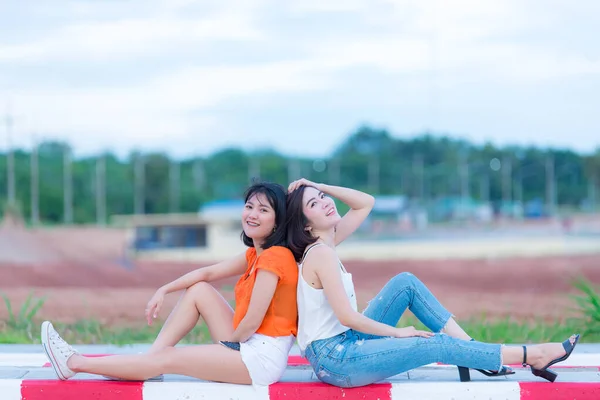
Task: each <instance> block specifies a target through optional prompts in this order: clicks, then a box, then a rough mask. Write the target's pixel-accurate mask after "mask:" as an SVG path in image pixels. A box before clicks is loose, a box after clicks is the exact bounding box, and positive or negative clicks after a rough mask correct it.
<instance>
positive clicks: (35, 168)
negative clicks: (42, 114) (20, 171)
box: [29, 137, 40, 225]
mask: <svg viewBox="0 0 600 400" xmlns="http://www.w3.org/2000/svg"><path fill="white" fill-rule="evenodd" d="M38 157H39V156H38V143H37V140H36V138H35V137H34V138H33V147H32V148H31V156H30V159H29V169H30V171H29V172H30V175H31V179H30V185H31V188H30V191H31V199H30V201H31V223H32V224H33V225H38V224H39V223H40V175H39V173H40V169H39V158H38Z"/></svg>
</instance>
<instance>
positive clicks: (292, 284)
mask: <svg viewBox="0 0 600 400" xmlns="http://www.w3.org/2000/svg"><path fill="white" fill-rule="evenodd" d="M246 261H247V263H248V269H246V272H244V275H242V277H241V278H240V279H239V280H238V282H237V283H236V285H235V289H234V292H235V313H234V314H233V329H236V328H237V327H238V325H239V323H240V321H241V320H242V318H244V316H245V315H246V312H248V306H249V305H250V297H251V295H252V289H254V283H255V282H256V273H257V271H258V270H259V269H264V270H267V271H270V272H272V273H274V274H275V275H277V276H278V277H279V281H278V282H277V288H276V289H275V294H274V295H273V299H272V300H271V304H269V308H268V309H267V312H266V313H265V317H264V319H263V322H262V324H261V325H260V327H259V328H258V329H257V331H256V333H260V334H263V335H267V336H272V337H277V336H289V335H296V334H297V331H298V307H297V304H296V286H297V285H298V265H297V264H296V260H295V259H294V255H293V254H292V252H291V251H290V250H289V249H288V248H287V247H282V246H273V247H269V248H268V249H266V250H264V251H263V252H262V253H261V254H260V256H258V259H257V257H256V249H255V248H254V247H251V248H249V249H248V250H247V251H246ZM255 262H256V265H255V266H254V267H255V268H254V270H253V271H252V266H253V264H254V263H255ZM248 274H250V276H248Z"/></svg>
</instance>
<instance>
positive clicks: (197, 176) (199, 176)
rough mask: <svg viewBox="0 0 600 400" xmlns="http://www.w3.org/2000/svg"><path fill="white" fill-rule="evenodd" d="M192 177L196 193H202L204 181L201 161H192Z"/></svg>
mask: <svg viewBox="0 0 600 400" xmlns="http://www.w3.org/2000/svg"><path fill="white" fill-rule="evenodd" d="M192 176H193V179H194V187H195V188H196V191H197V192H202V191H203V190H204V187H205V184H206V179H205V176H204V162H203V161H202V159H200V158H198V159H196V160H195V161H194V165H193V167H192Z"/></svg>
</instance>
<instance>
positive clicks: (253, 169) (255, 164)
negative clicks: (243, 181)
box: [248, 156, 260, 182]
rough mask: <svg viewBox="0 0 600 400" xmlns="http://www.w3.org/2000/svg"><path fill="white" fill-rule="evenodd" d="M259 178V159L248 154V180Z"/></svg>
mask: <svg viewBox="0 0 600 400" xmlns="http://www.w3.org/2000/svg"><path fill="white" fill-rule="evenodd" d="M257 178H260V160H259V159H258V158H256V157H254V156H250V162H249V165H248V182H252V181H253V180H254V179H257Z"/></svg>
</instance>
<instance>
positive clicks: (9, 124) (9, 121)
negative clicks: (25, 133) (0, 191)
mask: <svg viewBox="0 0 600 400" xmlns="http://www.w3.org/2000/svg"><path fill="white" fill-rule="evenodd" d="M5 124H6V146H7V154H6V174H7V176H6V178H7V179H6V181H7V183H8V188H7V189H8V193H7V197H8V204H10V205H14V204H15V200H16V190H15V156H14V153H13V148H12V128H13V117H12V113H11V110H10V104H9V105H7V107H6V118H5Z"/></svg>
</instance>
